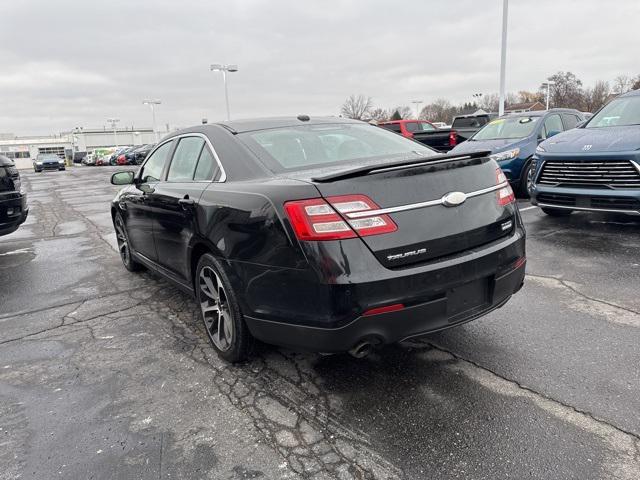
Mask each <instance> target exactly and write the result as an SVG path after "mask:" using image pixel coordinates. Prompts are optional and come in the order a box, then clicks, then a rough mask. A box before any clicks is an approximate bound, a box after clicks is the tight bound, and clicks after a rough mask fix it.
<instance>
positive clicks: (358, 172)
mask: <svg viewBox="0 0 640 480" xmlns="http://www.w3.org/2000/svg"><path fill="white" fill-rule="evenodd" d="M490 154H491V152H490V151H483V152H473V153H460V154H453V155H445V154H442V155H434V156H432V157H421V158H416V159H411V160H400V161H397V162H389V163H381V164H380V163H379V164H377V165H366V166H362V167H354V168H349V169H346V170H341V171H339V172H335V173H328V174H327V175H320V176H317V177H313V178H312V179H311V180H312V181H313V182H319V183H325V182H333V181H334V180H343V179H345V178H352V177H362V176H364V175H368V174H370V173H373V172H377V171H386V170H395V169H404V168H413V167H419V166H422V165H433V164H437V163H443V162H451V161H455V160H468V159H472V158H483V157H487V156H488V155H490Z"/></svg>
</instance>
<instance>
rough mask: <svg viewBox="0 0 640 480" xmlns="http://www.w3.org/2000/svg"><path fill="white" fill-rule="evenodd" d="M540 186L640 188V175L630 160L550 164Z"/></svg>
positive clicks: (544, 167) (543, 170) (556, 161)
mask: <svg viewBox="0 0 640 480" xmlns="http://www.w3.org/2000/svg"><path fill="white" fill-rule="evenodd" d="M536 183H541V184H544V185H570V186H572V187H594V186H602V187H608V188H640V172H639V171H638V170H637V169H636V167H635V166H634V165H633V164H632V163H631V162H630V161H629V160H618V161H615V162H608V161H602V160H587V161H583V162H577V161H559V160H548V161H546V162H545V163H544V165H543V167H542V172H541V173H540V176H539V177H538V181H537V182H536Z"/></svg>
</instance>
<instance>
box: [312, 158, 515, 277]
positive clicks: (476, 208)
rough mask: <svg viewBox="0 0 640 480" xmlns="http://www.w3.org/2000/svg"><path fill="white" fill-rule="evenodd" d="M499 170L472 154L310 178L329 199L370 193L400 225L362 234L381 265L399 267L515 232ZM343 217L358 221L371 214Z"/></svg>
mask: <svg viewBox="0 0 640 480" xmlns="http://www.w3.org/2000/svg"><path fill="white" fill-rule="evenodd" d="M497 172H500V170H499V167H498V165H497V164H496V163H495V162H494V161H493V160H489V159H488V158H486V157H484V156H483V157H478V156H472V157H460V158H457V159H456V158H453V159H443V160H438V159H436V158H434V159H433V160H432V161H430V162H424V163H423V164H418V165H407V166H402V165H399V166H394V167H390V168H384V167H380V166H379V167H378V168H377V169H373V170H369V171H366V169H365V172H364V173H363V172H362V171H360V172H359V174H352V175H350V174H349V173H346V174H344V175H342V176H340V175H339V174H337V175H335V174H334V175H328V176H327V175H325V176H324V177H314V178H312V179H311V180H312V181H313V183H314V184H315V186H316V187H317V189H318V190H319V192H320V193H321V195H322V196H323V197H325V198H328V199H330V197H334V196H344V195H366V196H367V197H368V198H370V199H371V200H372V201H373V202H375V203H376V204H377V206H378V207H380V208H379V212H378V213H380V214H382V215H384V214H388V215H389V217H390V218H391V219H392V220H393V222H394V223H395V224H396V225H397V229H396V230H395V231H393V232H390V233H384V234H379V235H359V236H360V238H361V240H362V241H363V242H364V243H365V244H366V245H367V247H368V248H369V249H370V250H371V251H372V252H373V254H374V255H375V256H376V257H377V258H378V260H379V261H380V263H382V264H383V265H384V266H386V267H389V268H399V267H403V266H407V265H411V264H415V263H419V262H426V261H429V260H433V259H435V258H442V257H445V256H449V255H454V254H456V253H459V252H462V251H466V250H469V249H473V248H475V247H478V246H481V245H484V244H487V243H489V242H493V241H495V240H497V239H499V238H501V237H504V236H507V235H509V234H510V233H512V232H513V228H514V226H515V218H514V216H515V207H514V205H513V204H512V203H510V204H507V205H501V204H500V202H499V201H498V191H499V186H498V183H499V182H498V179H497ZM502 180H503V179H502ZM502 180H500V182H502ZM504 187H505V185H504V184H502V188H504ZM454 192H456V193H454ZM460 192H461V193H460ZM445 199H446V200H445ZM374 209H375V208H374ZM341 215H342V217H343V218H344V219H345V220H347V221H353V220H354V219H356V218H366V217H368V216H370V215H371V214H370V213H367V212H366V211H365V212H349V213H341Z"/></svg>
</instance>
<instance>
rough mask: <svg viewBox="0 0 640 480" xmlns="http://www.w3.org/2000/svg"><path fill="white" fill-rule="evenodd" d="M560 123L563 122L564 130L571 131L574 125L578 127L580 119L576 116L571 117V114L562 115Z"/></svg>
mask: <svg viewBox="0 0 640 480" xmlns="http://www.w3.org/2000/svg"><path fill="white" fill-rule="evenodd" d="M562 121H563V122H564V126H565V130H571V129H572V128H576V125H578V123H579V122H580V119H579V118H578V116H577V115H573V114H571V113H563V114H562Z"/></svg>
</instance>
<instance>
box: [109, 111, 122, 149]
mask: <svg viewBox="0 0 640 480" xmlns="http://www.w3.org/2000/svg"><path fill="white" fill-rule="evenodd" d="M119 121H120V119H119V118H107V122H109V123H111V128H113V143H114V144H115V147H116V148H118V132H117V130H116V125H117V123H118V122H119Z"/></svg>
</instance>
